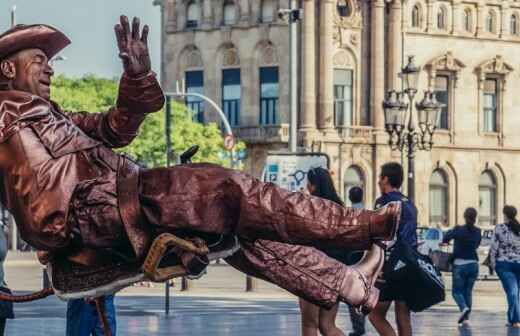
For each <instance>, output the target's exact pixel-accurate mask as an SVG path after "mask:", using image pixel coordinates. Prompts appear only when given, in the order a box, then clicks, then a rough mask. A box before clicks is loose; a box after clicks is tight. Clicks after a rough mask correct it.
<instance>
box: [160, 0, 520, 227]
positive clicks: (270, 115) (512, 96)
mask: <svg viewBox="0 0 520 336" xmlns="http://www.w3.org/2000/svg"><path fill="white" fill-rule="evenodd" d="M288 7H289V1H288V0H280V1H275V0H262V1H261V0H254V1H253V0H186V1H185V0H163V2H162V13H163V16H162V19H163V46H162V47H163V55H162V56H163V57H162V60H163V74H162V75H163V76H162V79H163V85H164V87H165V88H166V89H167V90H174V89H175V85H176V82H178V81H183V82H184V83H185V87H186V89H187V90H188V91H192V92H199V93H204V94H205V95H207V96H209V97H211V98H212V99H214V100H215V101H217V102H219V103H220V104H221V106H222V107H223V109H224V111H225V113H226V115H227V116H228V119H229V120H230V122H231V124H232V126H233V130H234V132H235V134H236V135H237V136H238V137H239V138H240V139H242V140H244V141H245V142H246V143H247V145H248V164H247V170H248V172H250V173H251V174H253V175H255V176H259V175H260V173H261V170H262V167H263V162H264V160H265V157H266V154H267V152H268V151H271V150H280V149H285V148H287V142H288V134H289V125H288V122H289V29H288V25H287V23H286V22H284V21H283V20H282V19H280V18H279V17H278V15H277V13H278V10H279V9H282V8H288ZM300 7H301V8H302V9H303V18H302V21H301V23H300V30H299V37H300V39H299V50H300V62H299V67H300V72H299V75H300V78H299V83H300V85H299V87H300V92H299V96H300V99H299V101H300V103H299V106H298V108H299V129H298V143H299V146H300V147H301V149H302V150H304V151H321V152H325V153H327V154H328V155H329V156H330V158H331V164H332V167H331V168H332V171H333V172H334V178H335V180H336V183H337V186H338V189H339V190H340V191H341V193H342V194H343V195H344V196H345V195H346V193H347V191H348V189H349V188H350V187H352V186H354V185H360V186H362V187H363V188H364V189H365V190H366V196H365V203H366V204H367V205H371V204H373V203H374V200H375V198H376V197H377V196H378V195H379V191H378V187H377V181H378V174H379V171H378V170H379V167H380V166H381V165H382V164H383V163H385V162H389V161H400V160H401V159H402V157H401V153H399V152H392V151H391V150H390V148H389V146H388V135H387V134H386V132H385V130H384V114H383V109H382V101H383V99H384V98H385V92H386V91H387V90H391V89H397V90H399V89H400V88H401V83H400V78H399V76H398V73H399V72H400V69H401V67H402V65H403V64H404V62H405V57H406V56H407V55H415V60H416V63H417V64H418V65H420V66H421V77H420V82H419V94H418V95H417V99H421V98H422V97H421V96H422V94H421V93H422V91H424V90H433V91H435V93H436V97H437V99H438V100H439V101H441V102H443V103H444V104H445V105H446V106H445V107H444V108H443V110H442V113H441V116H440V118H439V120H438V130H437V132H436V134H435V137H434V141H435V145H434V148H433V150H432V151H431V152H419V153H418V154H417V156H416V168H415V169H416V186H415V188H416V199H417V206H418V210H419V214H420V217H419V222H420V223H419V224H420V225H423V226H435V225H439V224H447V225H455V224H456V223H461V222H462V220H463V218H462V215H463V212H464V209H465V208H466V207H469V206H472V207H475V208H477V209H479V213H480V224H481V225H482V226H484V227H486V226H491V225H493V224H495V223H497V222H500V221H501V220H502V214H501V209H502V206H503V205H505V204H512V205H515V206H518V205H520V202H519V201H517V198H518V194H517V191H516V190H515V189H516V188H515V187H514V186H515V185H519V184H520V174H516V169H517V167H520V132H519V131H518V130H519V129H520V94H517V90H518V88H520V64H519V62H518V59H517V56H516V55H520V2H517V1H486V0H481V1H473V0H467V1H461V0H449V1H439V0H407V1H384V0H373V1H369V0H320V1H315V0H300ZM515 56H516V57H515ZM187 104H188V105H189V106H190V108H191V109H192V110H193V111H195V112H196V115H195V117H196V118H198V120H200V121H202V122H211V121H217V122H218V116H217V115H216V113H215V111H213V110H211V108H210V106H208V105H206V104H204V103H202V102H201V101H198V100H196V99H195V100H194V99H190V100H188V101H187ZM405 190H406V189H405Z"/></svg>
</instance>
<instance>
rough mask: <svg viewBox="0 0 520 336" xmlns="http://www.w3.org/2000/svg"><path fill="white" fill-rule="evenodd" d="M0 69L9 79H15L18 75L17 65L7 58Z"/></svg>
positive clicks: (0, 65)
mask: <svg viewBox="0 0 520 336" xmlns="http://www.w3.org/2000/svg"><path fill="white" fill-rule="evenodd" d="M0 71H1V73H2V75H3V77H5V78H7V79H14V78H15V77H16V67H15V66H14V62H13V61H12V60H9V59H6V60H3V61H2V62H1V63H0Z"/></svg>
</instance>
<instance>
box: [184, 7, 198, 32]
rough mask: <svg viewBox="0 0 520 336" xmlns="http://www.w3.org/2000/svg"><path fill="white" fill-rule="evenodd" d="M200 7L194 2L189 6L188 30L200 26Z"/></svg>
mask: <svg viewBox="0 0 520 336" xmlns="http://www.w3.org/2000/svg"><path fill="white" fill-rule="evenodd" d="M199 19H200V7H199V5H197V4H196V3H195V1H192V2H190V3H189V4H188V10H187V20H186V28H197V27H198V26H199Z"/></svg>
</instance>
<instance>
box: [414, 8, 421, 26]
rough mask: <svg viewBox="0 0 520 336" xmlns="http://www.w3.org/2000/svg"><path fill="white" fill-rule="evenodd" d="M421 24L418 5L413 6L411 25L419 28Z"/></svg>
mask: <svg viewBox="0 0 520 336" xmlns="http://www.w3.org/2000/svg"><path fill="white" fill-rule="evenodd" d="M420 24H421V9H420V8H419V5H415V6H413V9H412V27H413V28H419V26H420Z"/></svg>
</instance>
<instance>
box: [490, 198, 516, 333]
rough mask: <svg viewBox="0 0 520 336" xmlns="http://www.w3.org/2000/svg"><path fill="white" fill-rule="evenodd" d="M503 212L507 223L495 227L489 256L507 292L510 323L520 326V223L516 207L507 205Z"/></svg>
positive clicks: (508, 319) (513, 325)
mask: <svg viewBox="0 0 520 336" xmlns="http://www.w3.org/2000/svg"><path fill="white" fill-rule="evenodd" d="M503 213H504V218H505V220H506V223H504V224H499V225H497V227H496V228H495V235H494V237H493V243H492V245H491V250H490V251H489V257H490V261H491V266H492V267H493V268H494V269H495V270H496V272H497V274H498V277H499V278H500V281H501V282H502V287H504V291H505V292H506V297H507V304H508V310H507V321H508V325H510V326H512V327H514V328H520V302H519V298H518V296H519V286H520V223H519V222H518V220H517V219H516V214H517V210H516V208H515V207H513V206H510V205H506V206H505V207H504V210H503Z"/></svg>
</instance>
